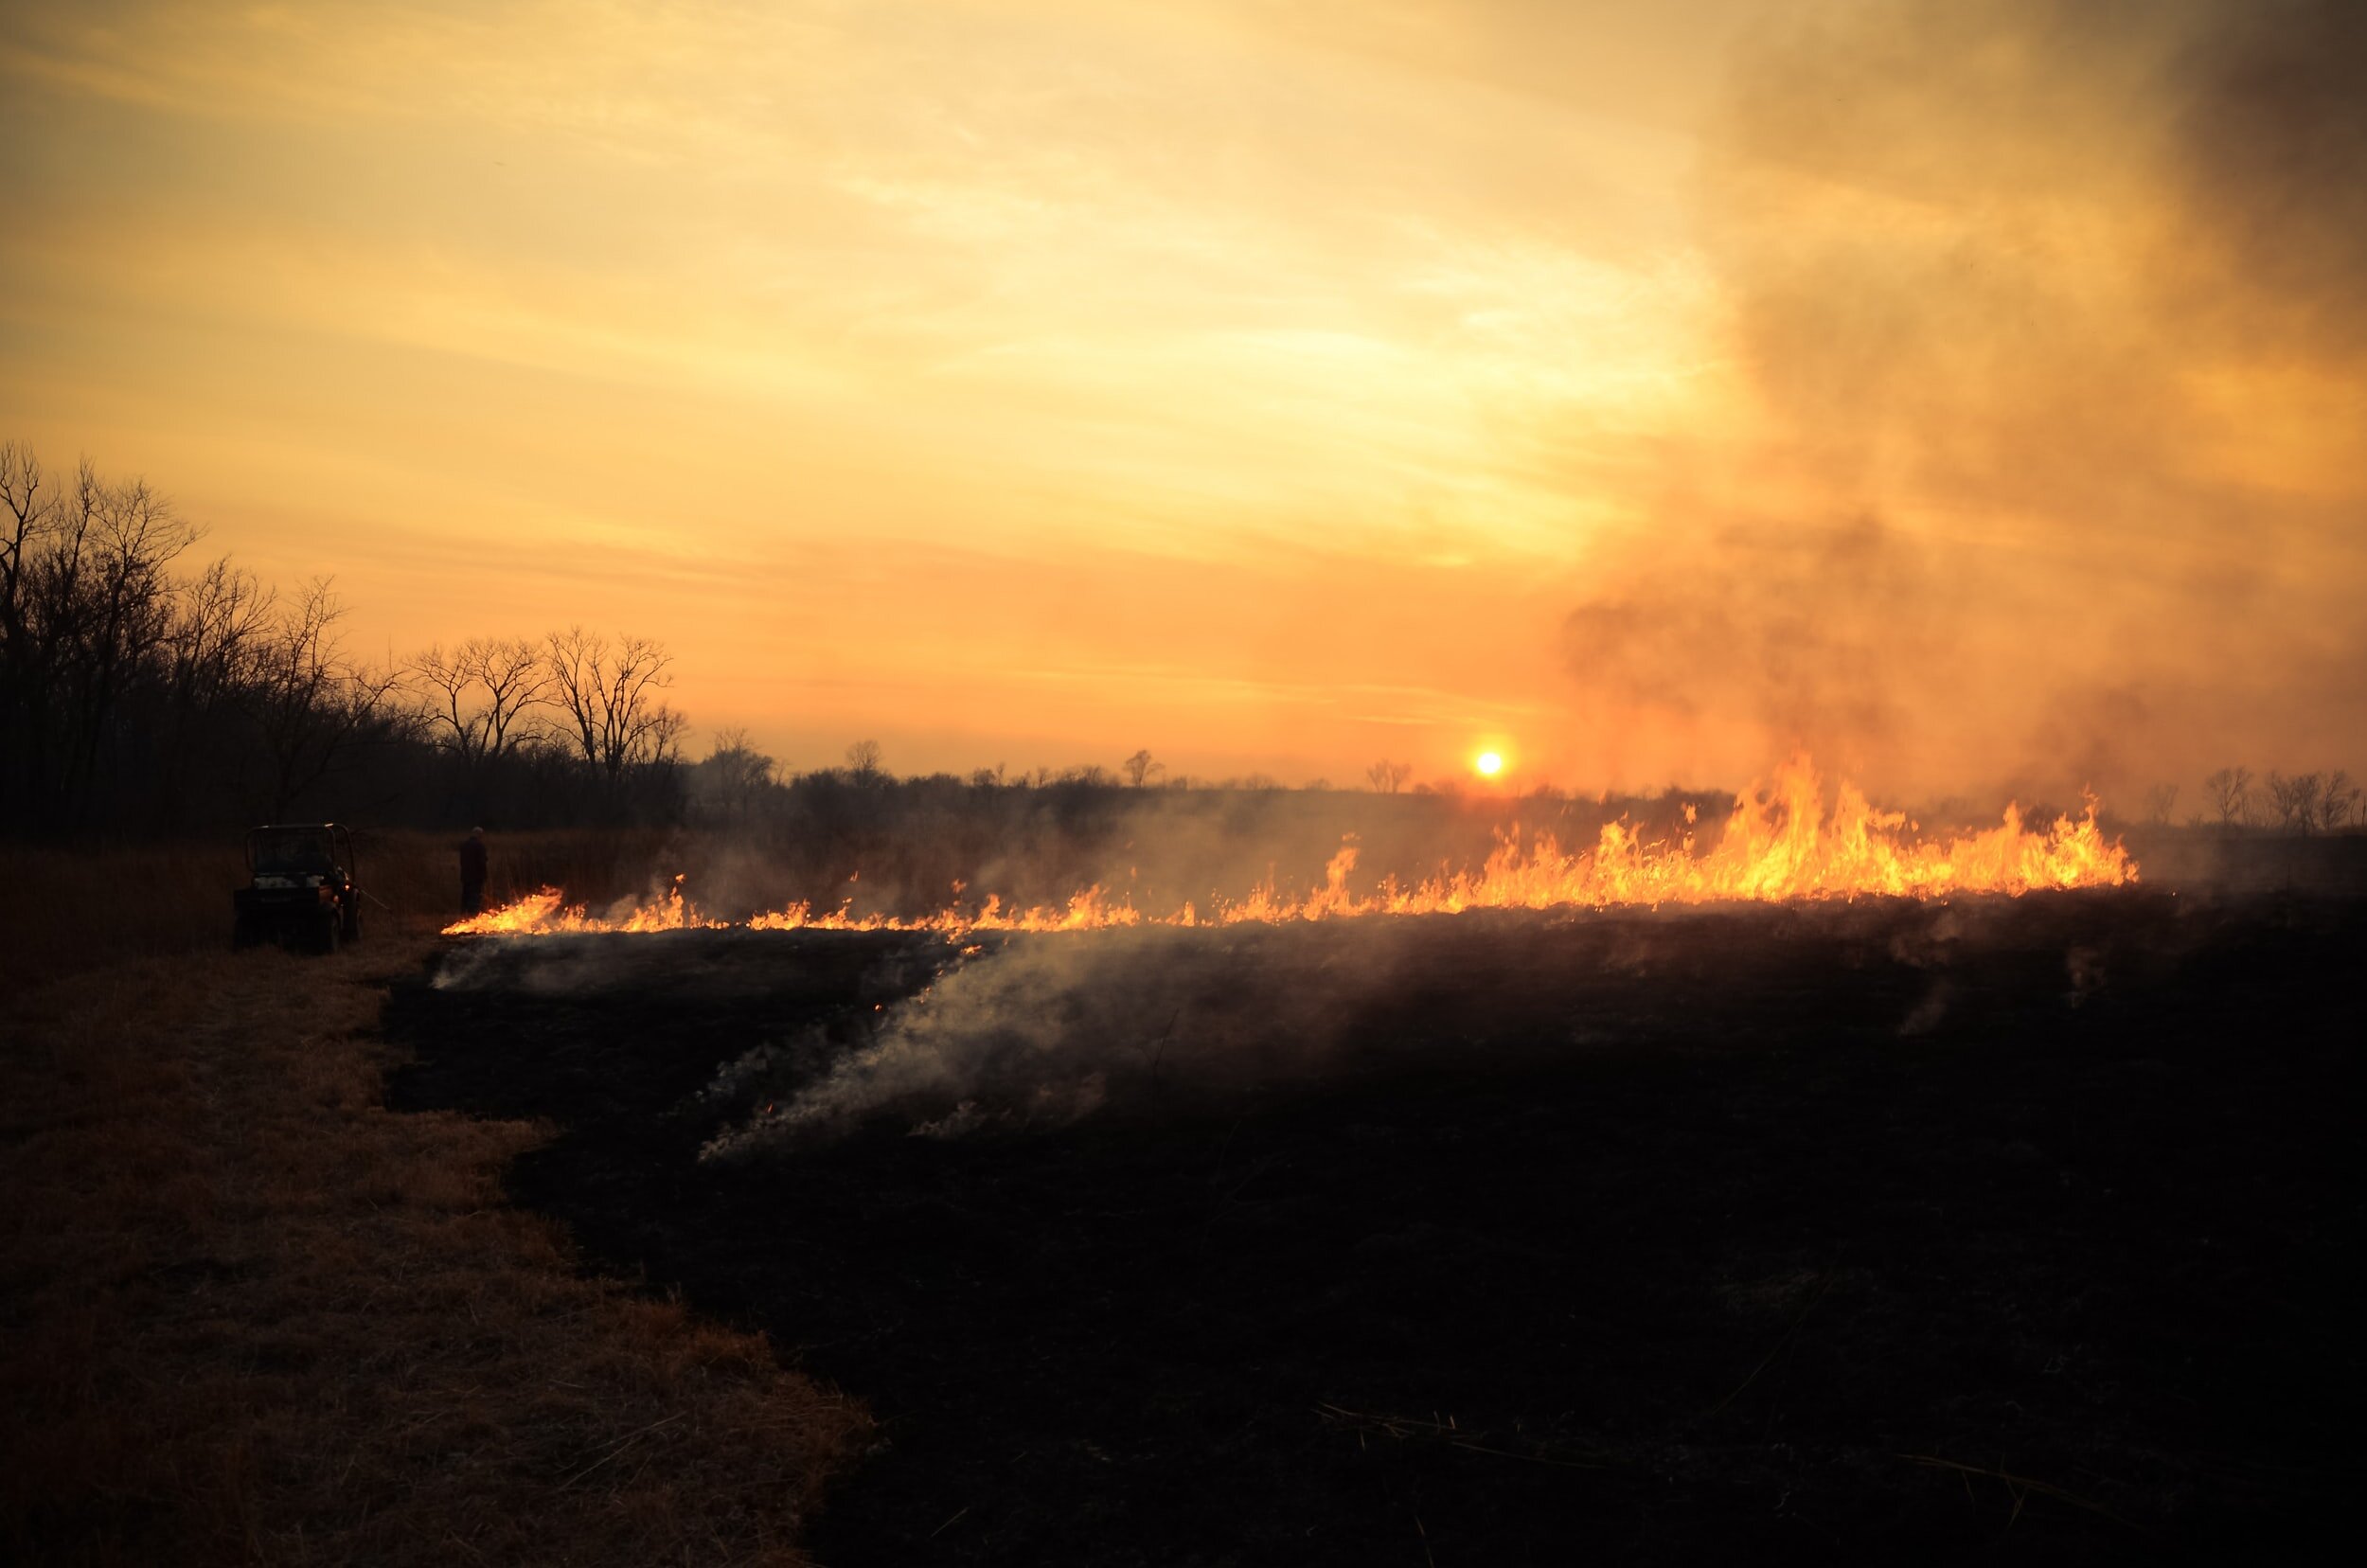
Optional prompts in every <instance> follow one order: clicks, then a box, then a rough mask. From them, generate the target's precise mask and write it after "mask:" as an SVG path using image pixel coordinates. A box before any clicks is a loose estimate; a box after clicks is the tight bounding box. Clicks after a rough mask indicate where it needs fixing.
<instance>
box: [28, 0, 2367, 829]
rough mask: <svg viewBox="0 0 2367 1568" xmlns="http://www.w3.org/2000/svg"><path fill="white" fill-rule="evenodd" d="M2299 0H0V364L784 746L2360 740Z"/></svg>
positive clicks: (123, 430)
mask: <svg viewBox="0 0 2367 1568" xmlns="http://www.w3.org/2000/svg"><path fill="white" fill-rule="evenodd" d="M2360 80H2367V22H2362V20H2361V14H2360V9H2359V8H2358V7H2356V6H2352V5H2347V4H2342V3H2339V0H2266V3H2259V4H2241V3H2236V0H1907V3H1898V4H1891V3H1878V0H1851V3H1846V4H1841V3H1821V0H1804V3H1800V4H1790V5H1779V6H1770V5H1758V4H1749V3H1745V0H1699V3H1696V4H1691V5H1682V6H1681V5H1672V4H1665V3H1664V4H1653V5H1645V4H1621V3H1614V0H1570V3H1568V4H1550V5H1549V4H1539V3H1534V0H1483V3H1477V4H1474V3H1470V0H1390V3H1387V4H1383V5H1378V6H1376V5H1356V6H1348V5H1329V4H1319V5H1306V6H1290V7H1269V6H1263V5H1255V4H1245V3H1241V0H1193V3H1190V4H1184V5H1179V6H1172V7H1168V6H1163V7H1158V8H1112V7H1108V6H1099V5H1088V4H1084V3H1082V0H966V3H963V4H957V5H952V6H912V5H896V4H886V5H879V6H869V7H863V8H859V9H852V10H849V9H844V8H836V7H830V6H824V5H812V6H807V5H794V4H790V5H781V4H769V3H768V4H756V3H753V0H749V3H738V0H711V3H706V4H701V5H693V6H681V7H667V8H663V9H635V8H623V9H609V10H603V11H596V12H592V13H583V12H578V11H576V10H574V9H569V8H555V7H550V6H547V5H544V4H542V3H541V0H488V3H486V4H483V5H475V6H469V7H456V8H455V7H438V6H433V5H400V4H394V5H367V6H365V5H358V4H357V5H337V4H324V5H320V6H308V7H304V8H297V9H272V8H249V7H234V6H231V5H228V4H219V5H178V4H175V5H166V4H161V3H158V0H91V3H90V4H87V5H81V6H76V7H70V8H69V7H49V8H41V7H18V8H10V9H9V10H8V11H7V12H6V13H5V15H4V16H0V85H4V86H5V88H6V91H5V93H0V174H5V176H6V178H7V180H8V183H9V188H10V189H11V191H12V192H14V193H16V197H17V200H16V203H15V206H14V212H15V218H14V221H13V222H12V223H10V225H9V229H8V230H7V232H6V233H5V235H0V349H4V350H5V351H4V352H0V437H16V438H21V439H24V440H26V441H27V442H29V443H31V444H32V445H33V446H34V447H35V448H37V449H39V450H40V451H42V452H44V453H46V454H49V457H50V461H51V463H52V465H53V466H54V467H57V468H59V469H60V470H61V471H63V470H64V469H66V468H68V467H70V465H71V463H72V460H73V458H74V456H75V455H76V454H79V453H83V452H87V453H88V454H90V455H91V456H92V457H93V458H94V459H96V460H97V461H98V463H99V465H100V466H101V467H102V468H103V469H104V470H105V471H106V472H109V473H111V474H119V475H127V476H128V475H131V474H142V473H144V474H146V475H147V476H148V477H149V478H150V479H151V481H152V482H153V483H154V484H155V485H156V486H158V487H159V488H160V489H162V490H167V491H169V492H170V494H171V495H172V497H173V498H174V500H175V501H176V502H177V503H178V505H179V508H180V509H181V511H182V512H183V513H184V514H185V515H186V516H187V517H188V518H189V519H191V520H192V521H193V522H196V523H198V524H202V525H204V526H205V527H207V528H208V529H209V534H208V539H207V544H206V548H207V549H208V550H209V551H214V550H221V551H228V552H230V553H231V554H232V555H234V556H235V557H236V558H237V561H239V563H240V564H241V565H243V566H246V567H249V568H251V569H253V570H254V571H256V572H257V573H258V575H259V577H260V578H261V579H263V580H266V581H276V582H284V583H294V582H300V581H304V580H307V579H311V578H312V577H314V576H315V575H317V574H333V575H334V576H335V578H336V579H337V588H338V592H339V593H340V595H341V596H342V597H343V599H344V601H345V602H346V603H347V604H348V605H350V606H351V607H352V615H351V617H350V619H349V621H348V622H347V631H348V633H349V634H350V636H351V639H352V642H353V644H354V646H355V647H356V648H357V649H367V650H369V651H370V652H371V653H372V654H373V655H376V654H378V653H379V652H381V651H382V650H383V651H384V652H386V653H389V654H397V655H400V654H406V653H409V652H412V651H415V650H418V649H421V648H424V647H426V646H427V645H429V644H430V643H434V642H437V641H439V640H440V641H443V642H446V643H456V642H459V641H461V640H464V639H466V638H468V637H472V636H478V635H484V634H496V633H497V634H501V635H513V634H514V635H532V634H536V633H541V632H542V631H544V630H546V629H548V628H551V627H560V626H566V625H570V624H583V625H602V626H614V627H630V628H632V629H633V630H634V631H635V632H636V633H640V634H646V635H647V636H649V637H651V638H653V639H655V640H656V641H658V642H661V643H663V644H664V645H666V646H667V648H669V649H670V650H672V651H673V652H674V654H675V655H676V663H675V666H674V670H675V673H676V675H677V677H678V681H679V685H678V686H677V687H676V688H675V689H674V692H673V697H672V700H673V701H674V702H675V703H676V704H677V705H678V706H680V707H681V708H683V709H685V710H686V711H687V713H688V714H689V715H690V717H691V720H692V721H693V722H694V723H695V725H696V726H697V728H696V730H695V731H694V732H693V733H694V735H701V736H703V735H705V734H707V733H710V732H712V731H716V730H721V729H725V728H727V727H733V726H745V727H746V729H747V730H748V731H749V733H750V735H751V737H752V738H753V740H754V743H755V744H756V747H757V748H759V749H761V750H762V751H764V752H766V753H768V754H770V755H772V756H774V757H778V758H779V759H780V760H781V761H782V762H783V763H784V764H785V765H787V766H788V767H790V768H792V769H800V770H802V769H810V768H813V767H816V766H821V765H827V764H830V763H833V762H835V761H836V760H837V759H838V758H839V757H840V756H841V754H842V752H843V750H844V748H845V744H846V742H847V741H848V740H849V739H855V738H856V737H860V736H871V737H877V738H878V739H881V741H882V742H883V743H884V747H885V758H886V765H887V766H888V767H890V768H891V769H894V770H895V771H897V772H899V773H919V772H928V771H932V770H936V769H951V770H956V771H967V770H968V769H970V768H971V767H974V766H978V765H980V764H987V765H989V766H990V765H992V764H994V763H997V762H1008V763H1010V764H1011V765H1012V766H1013V767H1014V768H1015V769H1017V770H1020V771H1026V770H1029V769H1032V768H1035V767H1037V766H1040V765H1041V766H1046V767H1050V768H1054V769H1058V768H1062V767H1067V766H1070V765H1072V764H1077V763H1081V762H1096V763H1099V764H1100V765H1102V766H1105V767H1106V766H1108V765H1109V764H1110V763H1112V762H1113V761H1114V760H1115V759H1116V757H1119V756H1123V755H1124V754H1125V753H1126V752H1128V751H1130V750H1132V749H1133V748H1134V747H1136V746H1138V745H1147V746H1148V747H1149V748H1150V749H1151V750H1152V751H1153V752H1155V753H1156V754H1157V756H1158V757H1159V758H1160V760H1161V761H1163V762H1164V763H1166V766H1167V767H1168V768H1169V769H1170V770H1171V773H1172V774H1174V775H1193V776H1196V777H1201V778H1207V777H1223V776H1227V775H1234V776H1238V775H1248V774H1267V775H1274V776H1277V777H1280V778H1282V779H1285V780H1286V781H1291V782H1296V781H1299V780H1303V779H1306V778H1308V777H1310V776H1325V777H1328V778H1331V779H1333V780H1335V781H1340V782H1351V781H1354V780H1356V779H1358V778H1360V777H1361V775H1362V772H1363V770H1364V769H1365V768H1366V767H1367V766H1369V765H1371V764H1372V763H1373V762H1374V760H1375V759H1376V758H1385V759H1394V760H1397V761H1402V762H1406V763H1409V764H1411V765H1412V767H1413V770H1414V771H1413V776H1414V777H1415V778H1416V779H1422V780H1431V779H1436V778H1439V777H1442V776H1448V775H1466V774H1468V764H1469V759H1470V758H1471V757H1473V756H1474V755H1475V754H1476V753H1477V752H1478V751H1480V750H1481V749H1483V748H1488V749H1494V750H1499V751H1501V752H1503V753H1504V755H1505V756H1506V757H1508V758H1509V761H1510V765H1509V768H1508V770H1507V773H1506V775H1505V779H1504V784H1503V786H1502V787H1503V788H1504V789H1505V790H1507V791H1509V792H1512V793H1519V792H1520V791H1522V790H1523V789H1525V788H1527V787H1528V786H1529V785H1530V784H1533V783H1535V782H1537V781H1539V779H1550V780H1553V781H1555V782H1557V783H1559V784H1561V785H1564V786H1574V787H1576V788H1578V789H1580V790H1583V791H1585V792H1588V793H1592V792H1593V791H1594V790H1596V789H1599V788H1610V789H1613V790H1632V789H1653V788H1658V787H1659V786H1661V785H1664V784H1666V783H1668V782H1669V781H1671V780H1672V779H1676V780H1682V781H1683V782H1686V783H1688V784H1694V785H1700V786H1725V787H1740V786H1742V785H1744V784H1746V783H1747V782H1748V781H1749V780H1751V779H1753V778H1754V777H1761V776H1764V775H1766V773H1767V771H1768V770H1769V769H1770V768H1771V766H1772V765H1774V764H1775V763H1776V762H1778V761H1780V760H1781V758H1782V757H1785V756H1786V755H1788V754H1789V753H1790V751H1791V750H1792V749H1793V748H1794V747H1795V746H1806V747H1807V748H1809V749H1810V750H1812V751H1813V752H1814V754H1815V756H1816V757H1817V758H1818V760H1819V762H1820V764H1821V765H1822V766H1823V767H1824V769H1825V770H1826V772H1827V773H1828V774H1834V775H1841V774H1847V775H1856V776H1858V777H1860V778H1861V779H1862V780H1863V781H1865V782H1866V783H1867V784H1869V785H1870V786H1871V787H1872V788H1874V789H1875V790H1877V791H1878V792H1880V793H1884V794H1885V795H1886V796H1888V797H1889V798H1894V799H1902V800H1930V799H1932V798H1934V797H1937V796H1951V797H1958V798H1963V799H1967V800H1969V801H1977V802H1978V803H1980V804H1981V805H1982V806H1983V807H1984V808H1994V806H1995V805H1997V804H1998V803H1999V801H2000V798H2001V797H2002V794H2004V793H2018V794H2020V795H2022V796H2023V797H2024V798H2030V797H2040V798H2045V799H2048V800H2052V801H2056V802H2062V801H2067V800H2069V799H2071V798H2073V792H2074V791H2075V790H2076V789H2077V788H2078V787H2079V786H2080V785H2082V784H2087V783H2092V784H2094V785H2095V786H2097V787H2098V788H2099V789H2100V790H2102V791H2104V792H2105V793H2106V795H2107V797H2108V800H2109V801H2113V802H2117V803H2123V804H2125V805H2127V806H2130V807H2133V806H2134V805H2135V804H2136V802H2137V800H2138V799H2139V797H2140V795H2141V793H2142V792H2143V791H2144V790H2145V788H2146V787H2147V786H2149V785H2151V784H2154V783H2156V782H2159V781H2165V780H2166V781H2170V782H2179V783H2182V784H2184V785H2185V786H2186V789H2187V792H2188V793H2187V794H2186V795H2185V797H2184V799H2185V801H2186V802H2188V803H2191V802H2192V801H2193V800H2194V799H2195V798H2196V796H2195V791H2196V786H2197V784H2198V780H2199V778H2200V776H2201V775H2203V774H2205V773H2206V772H2208V771H2210V770H2211V769H2214V768H2216V767H2219V766H2222V765H2225V764H2230V763H2242V764H2245V765H2249V766H2251V767H2252V768H2253V769H2255V770H2261V771H2265V770H2267V769H2269V768H2283V769H2286V770H2287V771H2294V770H2301V769H2317V768H2335V767H2349V768H2352V769H2353V770H2354V771H2358V770H2359V769H2360V768H2361V767H2362V765H2367V757H2357V756H2352V755H2347V754H2346V749H2345V748H2346V747H2347V745H2348V744H2349V742H2350V739H2351V738H2352V737H2355V736H2357V735H2358V734H2359V733H2361V731H2362V728H2363V727H2367V726H2362V720H2363V719H2367V694H2363V693H2367V680H2363V679H2362V676H2363V675H2367V628H2363V627H2362V619H2363V617H2362V615H2361V614H2360V612H2359V610H2358V605H2359V604H2360V603H2361V602H2362V600H2367V527H2362V526H2361V521H2362V509H2363V508H2367V477H2363V476H2367V461H2363V460H2362V459H2363V458H2367V302H2363V301H2362V298H2361V291H2362V287H2367V285H2363V284H2362V278H2367V195H2362V182H2361V181H2360V180H2359V179H2358V173H2357V171H2358V169H2359V168H2360V167H2361V165H2362V163H2363V162H2367V126H2363V125H2362V116H2367V108H2363V107H2362V96H2361V95H2360V93H2359V92H2358V87H2357V84H2358V82H2359V81H2360Z"/></svg>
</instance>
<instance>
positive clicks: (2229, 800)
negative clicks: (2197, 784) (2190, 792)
mask: <svg viewBox="0 0 2367 1568" xmlns="http://www.w3.org/2000/svg"><path fill="white" fill-rule="evenodd" d="M2202 788H2203V793H2206V794H2208V795H2209V796H2210V797H2211V809H2212V810H2213V811H2216V812H2218V813H2219V826H2220V827H2222V828H2233V827H2234V826H2235V824H2237V823H2238V822H2241V821H2243V820H2245V817H2246V816H2247V814H2248V813H2249V812H2250V811H2251V769H2250V768H2221V769H2220V770H2219V771H2218V772H2217V773H2215V774H2213V775H2211V776H2210V777H2208V778H2206V779H2204V780H2203V781H2202Z"/></svg>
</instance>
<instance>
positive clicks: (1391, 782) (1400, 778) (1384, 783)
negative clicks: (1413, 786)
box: [1364, 757, 1414, 794]
mask: <svg viewBox="0 0 2367 1568" xmlns="http://www.w3.org/2000/svg"><path fill="white" fill-rule="evenodd" d="M1413 776H1414V764H1413V763H1411V762H1392V761H1390V760H1389V759H1388V758H1387V757H1382V758H1381V759H1380V760H1379V761H1378V762H1376V763H1374V764H1373V765H1372V766H1371V767H1369V768H1367V769H1365V770H1364V777H1365V778H1366V779H1367V780H1368V781H1369V782H1370V783H1371V784H1372V786H1373V789H1374V790H1375V791H1376V792H1378V793H1381V794H1396V793H1397V792H1398V791H1399V790H1402V789H1404V788H1405V783H1406V780H1407V779H1409V778H1412V777H1413Z"/></svg>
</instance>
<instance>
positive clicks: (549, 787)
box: [0, 443, 685, 839]
mask: <svg viewBox="0 0 2367 1568" xmlns="http://www.w3.org/2000/svg"><path fill="white" fill-rule="evenodd" d="M201 537H202V530H201V529H199V528H198V527H196V526H193V525H191V524H190V523H188V522H187V521H186V520H185V519H183V518H182V517H181V516H179V515H178V514H177V513H176V512H175V511H174V509H173V508H172V507H171V505H170V504H169V502H168V501H167V500H166V499H165V498H164V497H163V496H161V495H159V494H158V493H157V492H156V491H155V490H152V489H151V488H150V487H149V486H148V485H147V484H146V483H145V482H144V481H139V480H133V481H129V482H117V481H113V480H110V479H108V478H107V477H106V476H105V475H103V474H101V473H100V472H98V469H97V468H95V467H94V466H93V465H92V464H90V463H89V462H88V461H84V462H82V463H81V464H80V465H78V466H77V467H76V468H75V469H74V470H73V471H72V472H69V473H63V474H61V473H57V472H52V471H51V470H49V469H47V468H45V467H44V465H43V464H42V462H41V460H40V458H39V456H38V455H37V454H34V453H33V451H32V450H31V449H30V448H29V447H27V446H25V445H22V444H19V443H8V444H0V812H5V819H4V820H5V821H6V824H7V831H8V833H9V836H11V837H15V838H21V839H59V838H74V837H80V836H87V835H91V834H94V833H132V834H169V833H175V832H183V831H192V830H214V829H220V828H222V827H223V826H224V825H227V824H231V823H236V822H239V821H258V820H284V819H289V818H303V817H318V816H323V815H329V814H336V815H342V816H352V817H360V818H365V819H367V820H371V821H377V822H390V823H420V824H425V823H448V822H452V821H454V820H457V819H460V818H465V817H471V816H476V815H481V814H490V813H499V814H501V815H502V816H503V817H504V818H505V819H506V820H507V821H509V822H511V823H513V824H526V825H546V824H547V825H558V824H564V823H575V822H592V821H615V820H629V821H630V820H644V821H646V820H671V819H674V818H676V817H678V816H679V815H680V811H681V803H682V792H681V781H680V778H679V776H678V773H679V770H678V767H677V764H678V763H679V761H680V757H679V749H678V748H679V741H680V739H681V736H682V734H683V731H684V728H685V720H684V718H683V716H682V715H681V714H680V713H678V712H676V711H675V710H674V709H673V708H671V707H670V706H668V705H667V703H666V702H665V700H664V699H665V692H666V688H667V686H669V685H670V680H671V677H670V675H669V673H668V666H669V664H670V660H669V659H668V657H667V653H666V650H664V649H663V648H662V647H660V646H658V645H657V644H655V643H653V642H650V641H649V640H647V639H644V638H634V637H621V638H612V637H608V636H604V635H601V634H598V633H587V632H585V631H582V630H581V629H579V628H578V629H570V630H568V631H566V632H563V633H554V634H551V635H548V636H545V637H543V638H539V639H531V640H528V639H496V638H480V639H474V640H472V641H470V642H468V643H466V644H463V645H462V646H461V647H459V648H457V649H454V650H449V651H447V650H442V649H440V648H433V649H429V650H426V651H425V652H423V653H421V654H419V655H418V656H417V657H416V658H413V659H409V660H389V661H386V662H384V663H373V662H371V661H368V660H365V659H358V658H355V657H352V656H350V655H349V654H348V653H347V651H346V649H345V647H344V643H343V639H342V638H341V636H340V634H339V632H340V622H341V620H342V619H343V616H344V608H343V606H342V605H341V604H340V602H339V601H338V598H337V597H336V595H335V593H334V592H333V591H332V588H331V585H330V583H329V579H326V578H322V579H314V580H312V581H311V582H309V583H307V584H305V585H304V586H303V587H302V588H300V589H298V590H296V591H294V592H293V593H281V592H279V591H277V590H276V589H273V588H271V587H268V586H266V585H264V584H262V583H260V582H258V580H257V579H255V578H254V577H253V576H252V575H251V574H249V573H247V572H244V571H242V570H240V569H239V568H237V567H235V566H234V565H232V564H231V562H230V561H228V560H226V559H222V560H215V561H207V562H205V563H202V564H200V565H197V566H195V567H194V568H187V567H185V566H184V565H183V561H184V559H185V558H186V557H187V555H188V554H189V552H190V551H191V549H192V547H193V546H194V545H196V543H198V541H199V540H200V538H201Z"/></svg>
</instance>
